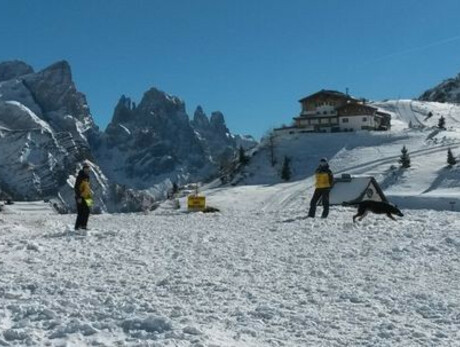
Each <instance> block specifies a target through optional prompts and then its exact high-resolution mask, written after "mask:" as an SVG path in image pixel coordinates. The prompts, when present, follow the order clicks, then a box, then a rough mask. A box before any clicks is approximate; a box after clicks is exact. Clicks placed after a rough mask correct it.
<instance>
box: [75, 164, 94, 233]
mask: <svg viewBox="0 0 460 347" xmlns="http://www.w3.org/2000/svg"><path fill="white" fill-rule="evenodd" d="M89 173H90V167H89V165H88V164H87V163H85V164H83V169H81V170H80V171H79V172H78V176H77V180H76V181H75V187H74V190H75V200H76V202H77V221H76V222H75V230H78V229H85V230H86V228H87V227H86V225H87V224H88V218H89V208H90V206H91V205H92V193H91V187H90V185H89Z"/></svg>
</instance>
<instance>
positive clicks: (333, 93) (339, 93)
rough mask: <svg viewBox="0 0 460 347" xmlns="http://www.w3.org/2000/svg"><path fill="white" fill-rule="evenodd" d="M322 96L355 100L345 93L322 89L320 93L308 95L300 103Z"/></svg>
mask: <svg viewBox="0 0 460 347" xmlns="http://www.w3.org/2000/svg"><path fill="white" fill-rule="evenodd" d="M321 94H324V95H331V96H337V97H342V98H344V99H350V100H355V99H354V98H352V97H351V96H350V95H347V94H345V93H342V92H338V91H336V90H327V89H321V90H320V91H319V92H316V93H314V94H311V95H308V96H306V97H304V98H302V99H300V100H299V102H302V101H304V100H306V99H310V98H313V97H316V96H318V95H321Z"/></svg>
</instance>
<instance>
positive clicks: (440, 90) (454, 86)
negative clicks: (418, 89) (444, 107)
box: [419, 74, 460, 103]
mask: <svg viewBox="0 0 460 347" xmlns="http://www.w3.org/2000/svg"><path fill="white" fill-rule="evenodd" d="M419 100H422V101H437V102H453V103H459V102H460V74H459V75H458V76H457V77H455V78H449V79H447V80H445V81H443V82H442V83H440V84H439V85H437V86H436V87H434V88H431V89H429V90H427V91H426V92H424V93H423V94H422V95H421V96H420V97H419Z"/></svg>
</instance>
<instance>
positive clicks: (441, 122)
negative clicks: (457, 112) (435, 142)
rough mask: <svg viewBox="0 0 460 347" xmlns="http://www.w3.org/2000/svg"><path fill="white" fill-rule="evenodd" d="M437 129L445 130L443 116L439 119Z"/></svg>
mask: <svg viewBox="0 0 460 347" xmlns="http://www.w3.org/2000/svg"><path fill="white" fill-rule="evenodd" d="M438 128H440V129H445V128H446V119H445V118H444V117H443V116H441V117H440V118H439V122H438Z"/></svg>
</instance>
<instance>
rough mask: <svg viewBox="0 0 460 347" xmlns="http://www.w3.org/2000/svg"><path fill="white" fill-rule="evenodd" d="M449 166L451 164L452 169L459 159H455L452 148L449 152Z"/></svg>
mask: <svg viewBox="0 0 460 347" xmlns="http://www.w3.org/2000/svg"><path fill="white" fill-rule="evenodd" d="M447 164H449V166H450V167H452V166H454V165H455V164H457V159H455V157H454V155H453V154H452V151H451V149H450V148H449V149H448V150H447Z"/></svg>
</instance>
